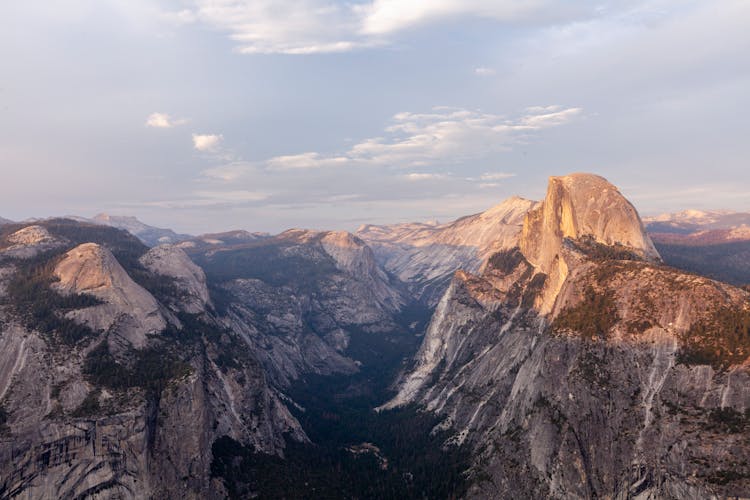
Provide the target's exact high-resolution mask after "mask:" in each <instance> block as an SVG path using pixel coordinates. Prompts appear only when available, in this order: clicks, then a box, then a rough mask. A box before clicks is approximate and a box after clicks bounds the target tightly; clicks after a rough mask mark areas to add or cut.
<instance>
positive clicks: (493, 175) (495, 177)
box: [479, 172, 516, 181]
mask: <svg viewBox="0 0 750 500" xmlns="http://www.w3.org/2000/svg"><path fill="white" fill-rule="evenodd" d="M515 176H516V174H510V173H507V172H485V173H483V174H482V175H480V176H479V179H480V180H483V181H501V180H504V179H509V178H511V177H515Z"/></svg>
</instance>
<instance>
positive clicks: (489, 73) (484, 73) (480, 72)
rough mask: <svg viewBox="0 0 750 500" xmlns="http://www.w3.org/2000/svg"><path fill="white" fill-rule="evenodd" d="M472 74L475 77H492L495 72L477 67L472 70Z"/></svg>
mask: <svg viewBox="0 0 750 500" xmlns="http://www.w3.org/2000/svg"><path fill="white" fill-rule="evenodd" d="M474 74H475V75H477V76H492V75H494V74H495V70H494V69H492V68H485V67H479V68H476V69H474Z"/></svg>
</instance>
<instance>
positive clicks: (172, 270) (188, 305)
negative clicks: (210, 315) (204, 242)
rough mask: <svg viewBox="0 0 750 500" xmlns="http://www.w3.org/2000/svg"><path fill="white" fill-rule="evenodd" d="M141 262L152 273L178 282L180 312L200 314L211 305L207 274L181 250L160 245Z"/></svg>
mask: <svg viewBox="0 0 750 500" xmlns="http://www.w3.org/2000/svg"><path fill="white" fill-rule="evenodd" d="M140 262H141V264H143V265H144V266H145V267H146V268H147V269H148V270H150V271H151V272H153V273H155V274H158V275H160V276H167V277H169V278H173V279H174V280H175V281H176V284H177V286H178V288H179V289H180V291H181V292H182V294H181V296H180V300H179V303H178V304H176V307H177V309H178V310H182V311H185V312H187V313H190V314H199V313H202V312H205V311H206V308H207V307H209V306H210V305H211V298H210V296H209V292H208V286H207V285H206V273H204V272H203V269H201V268H200V267H198V266H197V265H195V263H193V261H192V260H190V257H188V255H187V254H186V253H185V251H184V250H182V249H181V248H179V247H176V246H173V245H159V246H158V247H155V248H152V249H151V250H149V251H148V252H147V253H146V254H145V255H144V256H143V257H141V259H140Z"/></svg>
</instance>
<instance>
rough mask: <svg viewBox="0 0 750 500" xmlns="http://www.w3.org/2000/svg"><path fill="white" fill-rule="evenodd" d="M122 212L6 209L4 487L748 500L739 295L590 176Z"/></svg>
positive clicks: (746, 302) (749, 350)
mask: <svg viewBox="0 0 750 500" xmlns="http://www.w3.org/2000/svg"><path fill="white" fill-rule="evenodd" d="M709 215H710V214H709ZM709 215H706V216H705V217H703V216H700V217H698V215H696V214H692V215H691V217H692V218H690V220H691V221H694V220H697V219H696V217H697V218H699V219H701V220H704V219H705V220H709V219H710V220H712V221H713V220H714V219H713V218H711V217H714V216H713V215H710V216H709ZM714 215H715V214H714ZM724 215H726V214H724ZM722 216H723V215H722ZM686 217H687V215H686V216H685V217H683V218H681V219H679V221H681V222H680V223H683V222H685V220H687V219H686ZM735 219H736V218H735ZM735 219H733V220H735ZM658 222H659V223H669V224H672V221H671V219H670V221H667V220H666V219H665V220H661V219H660V220H659V221H658ZM691 223H692V222H691ZM716 223H718V222H716ZM712 224H713V222H712ZM112 226H117V227H112ZM144 226H145V225H143V224H141V223H140V222H138V221H135V220H133V219H130V218H112V217H99V218H98V220H97V221H91V220H88V219H82V218H74V219H46V220H37V221H35V222H29V223H10V222H8V223H5V224H3V225H2V226H0V498H28V499H35V498H71V499H72V498H81V499H82V498H101V499H103V498H118V499H127V498H133V499H135V498H156V499H162V498H164V499H168V498H177V497H181V498H186V499H198V498H200V499H203V498H487V499H495V498H559V499H568V498H618V499H625V498H634V499H635V498H638V499H656V498H666V499H684V498H689V499H703V498H737V497H748V496H749V495H750V493H749V492H750V437H749V436H750V410H749V408H750V391H748V390H747V387H748V385H749V384H750V292H748V291H747V289H746V288H740V287H736V286H733V285H732V284H730V283H728V281H731V280H726V279H725V280H723V281H722V280H719V279H714V278H721V276H718V275H716V274H715V273H713V272H712V273H702V272H701V270H700V269H693V268H689V267H688V266H683V265H681V262H682V261H676V260H671V259H674V258H675V257H674V255H675V253H674V251H672V250H671V249H670V247H668V246H663V245H661V244H659V243H657V245H656V246H655V245H654V243H653V241H652V238H651V235H650V234H649V232H647V230H646V228H645V227H644V224H643V222H642V220H641V218H640V216H639V214H638V212H637V211H636V209H635V208H634V206H633V205H632V204H631V203H630V202H629V201H628V200H627V199H626V198H625V197H624V196H623V194H622V193H621V192H620V191H619V190H618V189H617V188H616V187H615V186H613V185H612V184H610V183H609V182H608V181H606V180H605V179H603V178H602V177H599V176H596V175H591V174H581V173H578V174H571V175H567V176H561V177H552V178H550V180H549V184H548V188H547V193H546V196H545V198H544V199H543V200H542V201H540V202H535V201H530V200H526V199H523V198H519V197H513V198H510V199H508V200H506V201H505V202H503V203H500V204H499V205H497V206H495V207H493V208H491V209H489V210H487V211H485V212H482V213H479V214H475V215H472V216H468V217H463V218H460V219H458V220H455V221H453V222H449V223H446V224H438V223H429V224H425V223H412V224H398V225H393V226H374V225H365V226H363V227H361V228H360V229H359V230H358V231H357V232H356V233H354V234H352V233H349V232H345V231H312V230H306V229H291V230H288V231H285V232H283V233H281V234H277V235H268V234H263V233H250V232H246V231H230V232H226V233H214V234H207V235H203V236H198V237H191V236H186V235H177V233H174V232H171V231H169V230H158V231H157V230H156V229H155V228H151V229H153V230H154V231H151V229H149V228H150V226H145V229H144ZM650 227H651V226H650ZM659 227H661V226H659ZM123 228H124V229H123ZM735 229H736V228H735ZM144 230H148V232H145V233H144ZM714 230H721V231H728V230H730V229H727V228H722V229H711V231H714ZM654 234H657V233H654ZM670 234H678V233H670ZM691 234H692V233H691ZM173 235H176V236H175V237H173ZM679 236H680V237H683V236H685V234H682V233H680V234H679ZM691 237H695V236H691ZM732 248H733V247H732ZM657 249H658V250H657ZM662 249H665V250H666V252H660V251H659V250H662ZM722 251H723V252H731V251H732V250H731V249H730V248H729V247H722ZM681 255H690V254H686V253H683V254H681ZM728 255H729V254H728ZM731 255H733V256H734V260H733V261H732V262H734V261H736V260H737V257H736V256H737V255H742V254H738V253H734V254H731ZM665 262H666V263H665ZM690 262H693V261H690ZM715 265H716V266H718V267H717V268H715V269H719V271H721V272H723V273H729V274H732V273H733V271H732V269H735V268H731V267H728V264H726V263H724V261H722V260H718V261H716V263H715ZM712 269H714V268H712ZM706 274H708V276H706ZM734 276H735V277H736V276H738V275H736V274H734Z"/></svg>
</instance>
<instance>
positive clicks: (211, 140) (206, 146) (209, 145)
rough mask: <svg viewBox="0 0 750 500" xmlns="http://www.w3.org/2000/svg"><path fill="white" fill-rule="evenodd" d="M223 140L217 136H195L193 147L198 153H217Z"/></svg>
mask: <svg viewBox="0 0 750 500" xmlns="http://www.w3.org/2000/svg"><path fill="white" fill-rule="evenodd" d="M223 139H224V137H223V136H221V135H217V134H193V147H194V148H195V149H197V150H198V151H215V150H216V148H217V147H218V146H219V144H220V143H221V141H222V140H223Z"/></svg>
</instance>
